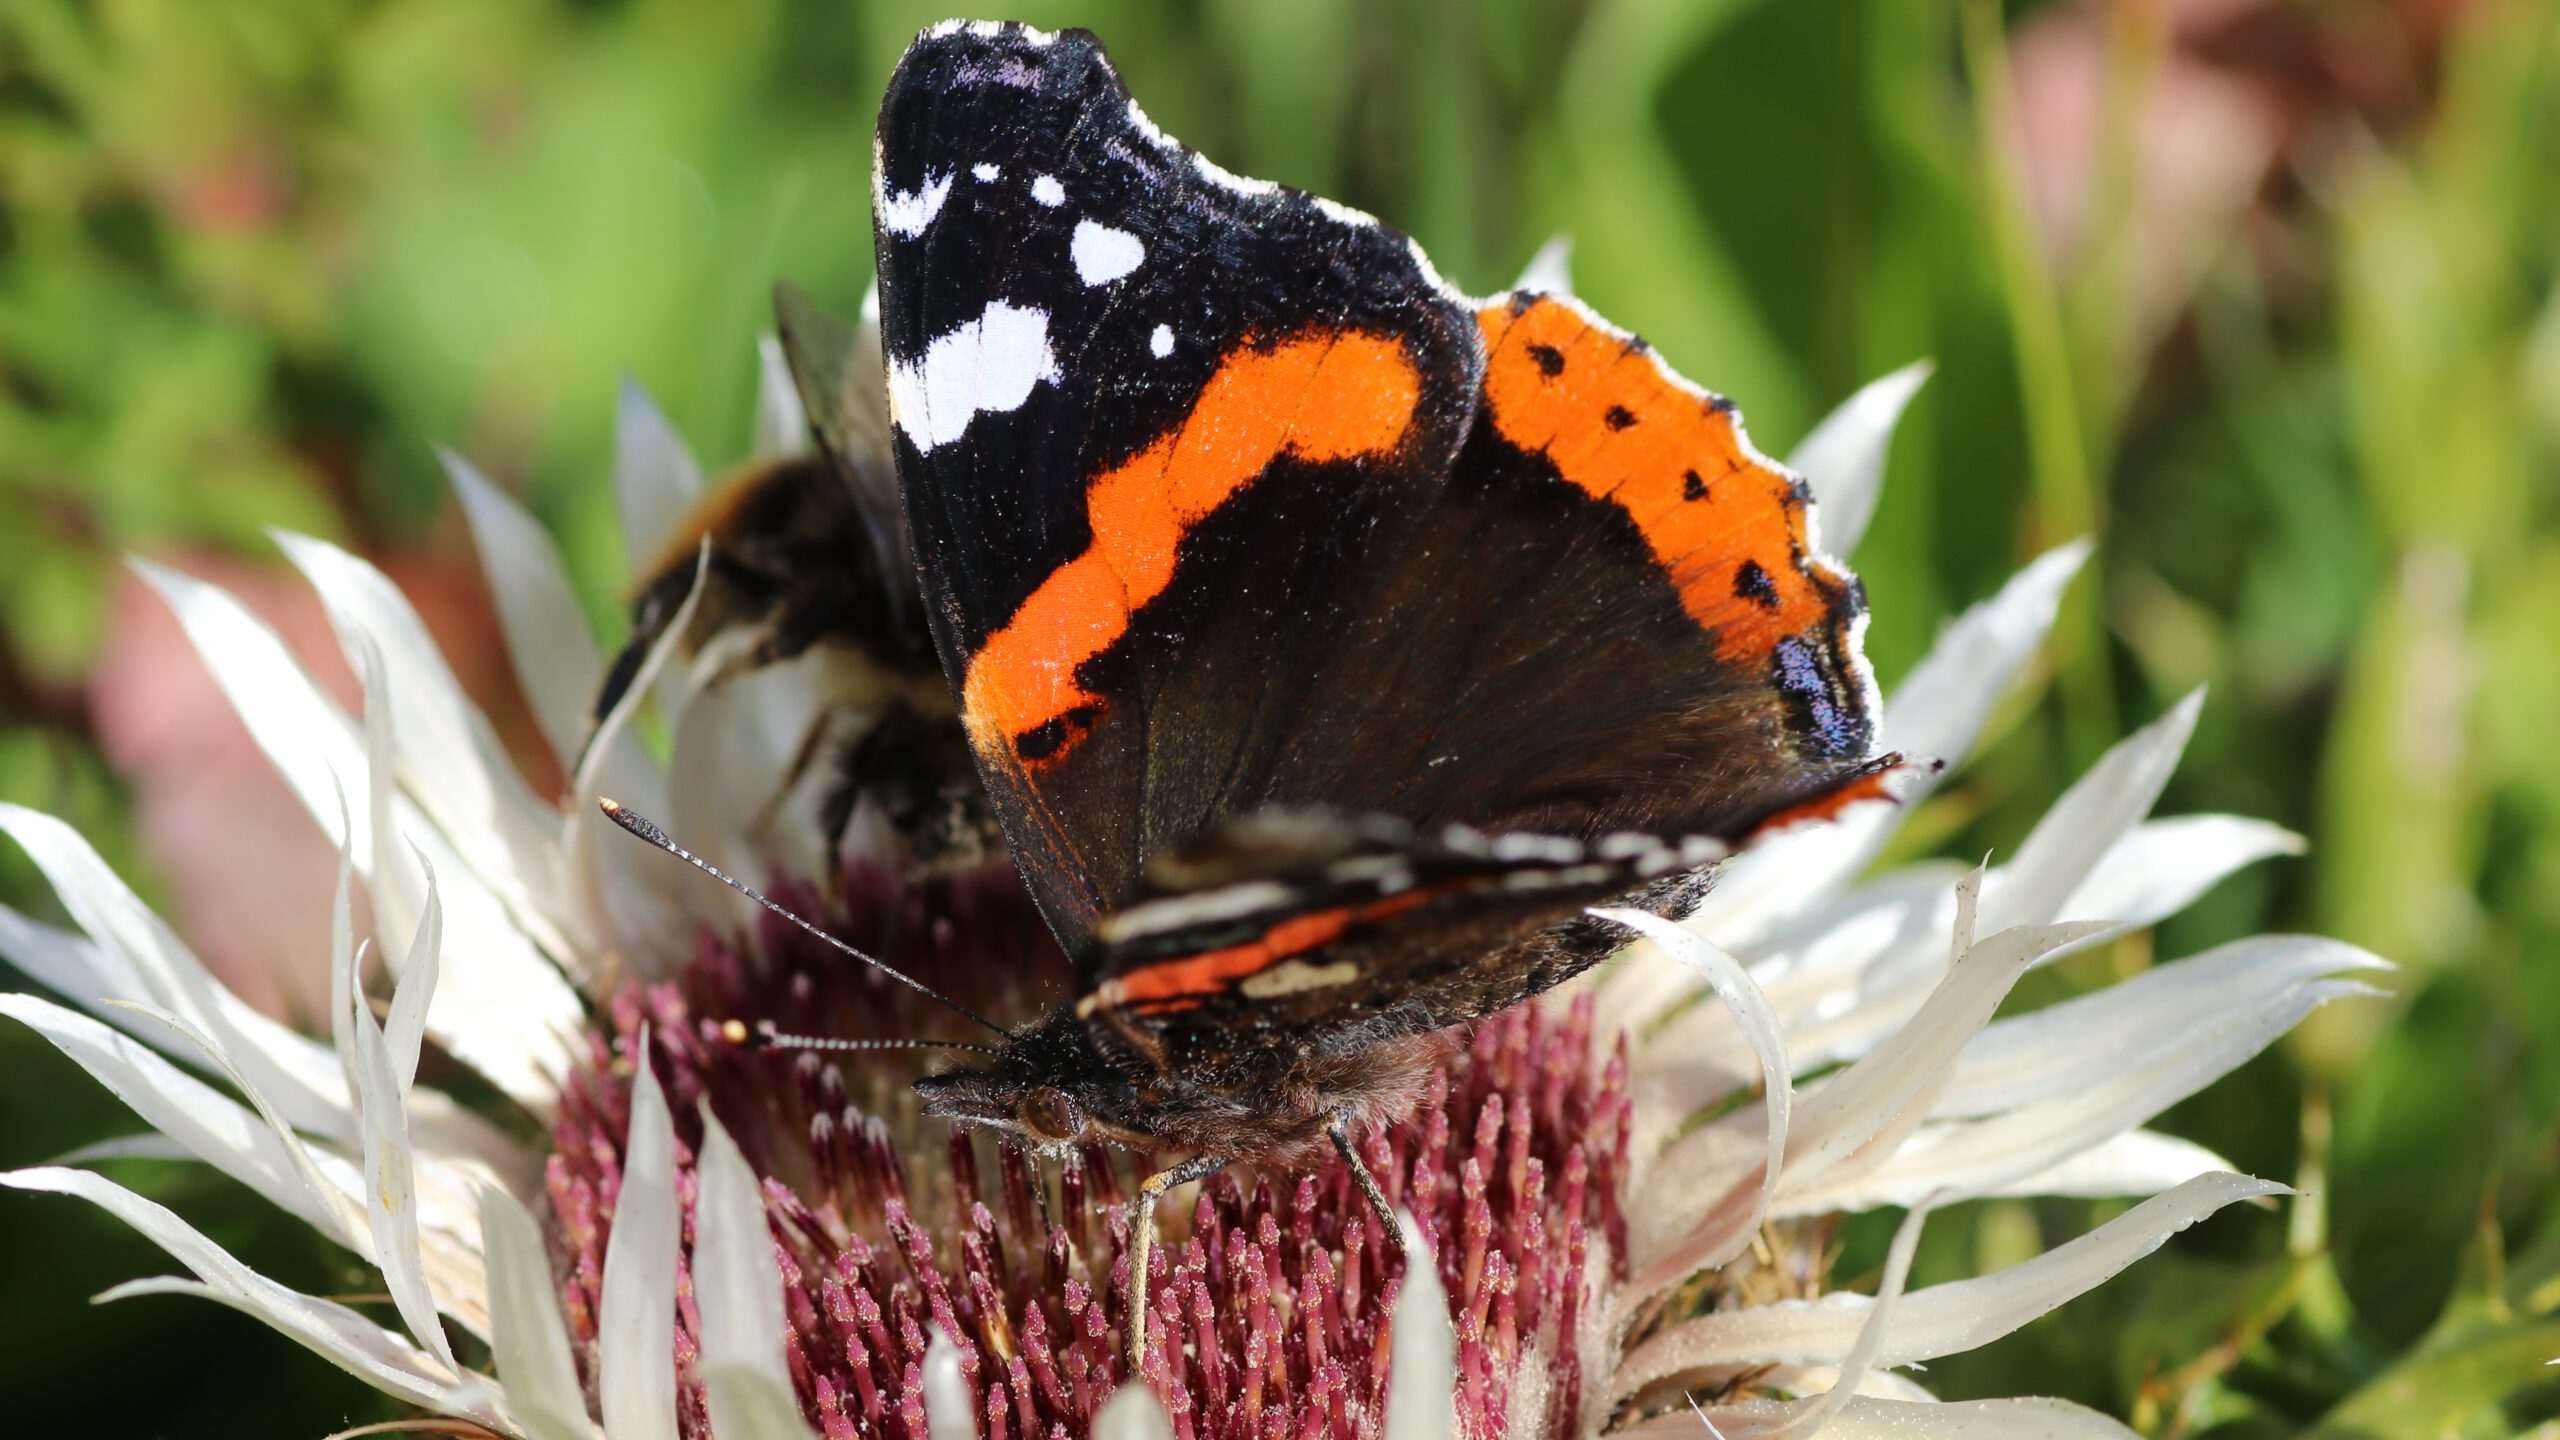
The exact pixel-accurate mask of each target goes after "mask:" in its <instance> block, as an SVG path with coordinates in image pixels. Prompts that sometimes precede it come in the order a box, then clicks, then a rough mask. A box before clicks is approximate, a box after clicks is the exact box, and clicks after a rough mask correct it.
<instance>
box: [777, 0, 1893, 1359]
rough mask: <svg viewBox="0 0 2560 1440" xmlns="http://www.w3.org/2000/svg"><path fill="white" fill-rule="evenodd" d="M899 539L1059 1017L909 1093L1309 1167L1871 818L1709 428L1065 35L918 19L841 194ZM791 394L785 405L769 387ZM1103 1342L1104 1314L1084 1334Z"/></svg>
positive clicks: (1594, 338)
mask: <svg viewBox="0 0 2560 1440" xmlns="http://www.w3.org/2000/svg"><path fill="white" fill-rule="evenodd" d="M873 186H874V190H873V208H874V218H875V221H876V232H877V245H878V262H879V280H880V318H881V334H882V343H883V348H884V351H885V365H886V371H887V374H886V377H885V379H886V384H887V387H888V395H889V401H890V415H891V418H892V426H891V429H892V432H893V433H892V435H891V436H890V437H889V438H890V440H891V443H892V444H893V446H894V453H895V455H896V465H897V478H898V482H899V486H900V491H901V496H902V501H903V513H904V519H905V523H906V530H907V538H908V540H909V542H910V544H911V545H912V549H913V555H914V560H915V565H916V569H917V572H918V574H919V576H920V577H921V580H922V584H923V596H924V602H925V604H924V613H925V618H926V620H927V621H928V623H929V625H930V628H931V631H932V636H933V640H934V642H935V646H936V649H937V650H938V652H939V655H940V657H941V663H942V667H943V671H944V674H945V677H946V678H947V679H948V681H949V683H950V688H951V691H952V693H953V694H954V695H955V696H956V697H957V700H958V711H959V721H960V724H961V726H962V727H963V729H964V730H965V733H966V736H967V740H968V745H969V747H970V749H971V750H972V751H973V752H974V754H975V756H976V760H977V764H978V769H979V772H980V774H981V775H982V776H983V778H984V780H985V784H986V798H987V800H988V801H989V802H990V803H991V805H992V808H993V811H994V814H995V816H996V818H997V819H998V820H999V821H1000V822H1001V825H1002V829H1003V833H1004V837H1005V840H1006V842H1007V845H1008V848H1009V850H1010V852H1011V855H1012V858H1013V861H1014V863H1015V865H1016V866H1017V867H1018V868H1019V869H1020V871H1021V873H1022V875H1023V877H1024V879H1025V880H1026V881H1027V882H1028V883H1029V885H1030V887H1031V889H1032V892H1033V894H1034V896H1035V897H1036V899H1037V900H1038V902H1039V905H1040V908H1041V910H1042V912H1043V913H1044V914H1045V916H1046V917H1047V919H1048V921H1049V924H1050V926H1051V927H1052V928H1053V929H1054V930H1055V932H1056V934H1057V937H1058V939H1059V941H1060V942H1061V944H1062V945H1063V946H1064V948H1065V950H1066V953H1067V955H1068V957H1069V958H1070V959H1071V961H1072V962H1073V964H1074V966H1075V974H1076V981H1077V990H1078V993H1077V994H1076V995H1075V997H1074V998H1073V999H1072V1001H1071V1002H1070V1003H1069V1004H1067V1005H1066V1006H1065V1007H1063V1008H1061V1009H1060V1010H1058V1011H1057V1012H1056V1013H1055V1014H1053V1015H1051V1016H1049V1017H1048V1018H1047V1019H1045V1020H1042V1021H1039V1022H1037V1023H1035V1024H1032V1025H1029V1026H1027V1027H1024V1028H1022V1029H1019V1030H1014V1031H1009V1032H1004V1034H1003V1039H1002V1040H1001V1042H1000V1043H999V1044H998V1045H997V1046H996V1047H995V1049H994V1053H993V1054H992V1055H991V1056H990V1057H989V1058H988V1060H987V1062H986V1063H985V1064H984V1066H983V1067H982V1068H977V1069H969V1070H961V1071H957V1072H953V1073H948V1074H942V1075H936V1076H933V1077H930V1078H928V1079H925V1080H923V1081H921V1082H919V1084H918V1089H919V1090H920V1091H921V1092H922V1093H923V1095H924V1097H925V1108H926V1110H927V1112H928V1113H930V1114H934V1115H940V1116H945V1117H948V1118H951V1119H954V1120H958V1121H964V1122H969V1123H973V1124H978V1125H985V1126H990V1127H994V1128H997V1129H1000V1130H1004V1131H1008V1132H1011V1133H1012V1134H1014V1135H1016V1136H1018V1137H1020V1138H1021V1139H1022V1140H1024V1141H1025V1142H1027V1143H1029V1144H1032V1145H1034V1146H1039V1147H1063V1146H1065V1145H1067V1144H1069V1143H1070V1142H1074V1141H1078V1140H1081V1139H1085V1138H1088V1137H1099V1138H1102V1139H1105V1140H1108V1141H1112V1142H1115V1143H1118V1144H1120V1145H1123V1146H1128V1147H1131V1148H1134V1149H1137V1150H1140V1151H1157V1152H1175V1153H1183V1154H1188V1155H1190V1156H1192V1157H1193V1158H1191V1159H1189V1160H1186V1161H1183V1162H1182V1163H1180V1164H1178V1165H1175V1166H1173V1167H1172V1168H1171V1169H1168V1170H1165V1171H1164V1172H1162V1173H1160V1174H1157V1175H1155V1176H1153V1177H1152V1178H1150V1179H1148V1180H1147V1181H1146V1183H1145V1184H1144V1185H1143V1186H1142V1187H1141V1191H1140V1206H1139V1212H1138V1215H1137V1216H1136V1226H1137V1241H1138V1249H1137V1253H1136V1255H1135V1257H1134V1261H1133V1270H1132V1275H1131V1287H1132V1292H1133V1304H1132V1306H1131V1309H1130V1312H1129V1313H1131V1314H1132V1315H1140V1314H1143V1313H1144V1308H1143V1297H1144V1293H1145V1286H1146V1272H1147V1263H1148V1257H1147V1246H1148V1244H1149V1242H1150V1241H1151V1239H1152V1237H1153V1233H1154V1216H1153V1209H1154V1204H1155V1202H1156V1200H1157V1198H1158V1197H1160V1196H1161V1195H1162V1194H1163V1193H1164V1192H1165V1191H1166V1190H1167V1189H1169V1188H1171V1187H1173V1186H1175V1185H1178V1184H1181V1183H1183V1182H1185V1181H1188V1180H1193V1179H1197V1178H1201V1177H1203V1176H1206V1175H1209V1174H1212V1173H1214V1172H1216V1171H1217V1170H1219V1169H1221V1168H1223V1167H1225V1166H1226V1165H1228V1164H1230V1163H1234V1162H1238V1161H1244V1162H1251V1163H1253V1164H1256V1165H1262V1166H1271V1167H1278V1168H1283V1169H1287V1168H1293V1167H1303V1166H1306V1165H1309V1164H1312V1163H1315V1162H1317V1161H1319V1160H1320V1159H1321V1158H1322V1157H1323V1155H1324V1154H1325V1152H1326V1151H1327V1150H1328V1148H1330V1149H1333V1150H1336V1151H1338V1152H1339V1153H1340V1154H1342V1155H1343V1156H1344V1157H1345V1159H1346V1160H1347V1161H1348V1162H1349V1163H1350V1165H1351V1167H1352V1169H1353V1171H1354V1174H1355V1176H1356V1177H1357V1178H1358V1179H1359V1180H1360V1181H1361V1183H1362V1185H1363V1188H1364V1190H1365V1192H1366V1193H1367V1195H1368V1196H1369V1199H1370V1201H1371V1203H1372V1204H1374V1205H1376V1206H1377V1207H1378V1209H1379V1211H1380V1219H1381V1220H1382V1222H1384V1223H1386V1224H1387V1226H1388V1229H1389V1233H1397V1232H1396V1227H1395V1225H1394V1222H1393V1220H1392V1217H1390V1216H1389V1215H1388V1214H1387V1213H1386V1206H1385V1203H1384V1201H1383V1198H1382V1197H1381V1195H1380V1194H1379V1191H1378V1189H1377V1187H1376V1185H1375V1184H1374V1183H1373V1182H1372V1181H1371V1180H1370V1178H1369V1176H1368V1175H1367V1174H1366V1172H1365V1170H1363V1169H1362V1168H1361V1165H1360V1160H1359V1157H1358V1155H1357V1153H1356V1152H1355V1150H1354V1149H1353V1147H1352V1145H1351V1143H1350V1136H1351V1135H1352V1134H1353V1133H1354V1132H1355V1131H1357V1130H1359V1129H1360V1128H1362V1127H1365V1126H1369V1125H1374V1124H1382V1123H1391V1122H1394V1121H1396V1120H1399V1119H1401V1118H1403V1116H1404V1115H1405V1114H1407V1113H1408V1112H1409V1111H1410V1109H1411V1107H1412V1105H1413V1104H1414V1103H1415V1101H1416V1100H1417V1098H1418V1096H1419V1095H1420V1093H1421V1091H1422V1088H1423V1086H1424V1084H1425V1082H1426V1080H1427V1077H1428V1074H1429V1072H1430V1069H1431V1067H1432V1066H1433V1065H1434V1064H1435V1063H1436V1061H1437V1059H1438V1057H1439V1056H1440V1055H1441V1054H1442V1044H1443V1042H1442V1041H1441V1040H1440V1038H1438V1035H1437V1032H1440V1031H1443V1030H1445V1029H1447V1028H1448V1027H1451V1026H1455V1025H1460V1024H1463V1023H1465V1022H1467V1021H1471V1020H1475V1019H1479V1018H1481V1017H1484V1016H1487V1015H1490V1014H1493V1013H1494V1012H1496V1011H1499V1010H1501V1009H1503V1008H1505V1007H1507V1006H1510V1005H1512V1004H1515V1003H1517V1002H1519V1001H1521V1000H1524V999H1526V998H1528V997H1530V996H1533V995H1536V994H1539V993H1540V992H1542V991H1545V990H1547V989H1549V988H1551V987H1553V986H1555V985H1557V984H1559V983H1561V982H1563V981H1565V980H1567V979H1569V978H1571V977H1572V976H1574V975H1576V974H1578V973H1580V972H1581V971H1583V970H1585V969H1587V968H1588V967H1590V966H1591V965H1593V964H1594V963H1596V962H1597V961H1599V960H1600V959H1601V958H1603V957H1604V956H1606V955H1607V954H1608V953H1609V952H1610V951H1611V950H1613V949H1615V948H1616V947H1617V946H1618V945H1619V944H1621V943H1623V940H1622V936H1621V935H1620V934H1619V933H1618V932H1616V931H1615V930H1614V929H1613V928H1612V927H1610V926H1608V925H1606V924H1604V923H1603V922H1600V921H1598V920H1595V919H1592V918H1590V917H1588V916H1587V915H1585V914H1584V911H1585V910H1586V908H1588V907H1591V906H1593V905H1596V904H1601V903H1604V902H1606V903H1617V904H1630V903H1631V904H1635V905H1638V906H1641V907H1644V908H1647V909H1650V910H1653V911H1655V912H1657V913H1664V914H1674V913H1679V912H1681V911H1683V910H1684V909H1685V908H1687V907H1688V906H1690V905H1692V904H1693V903H1694V902H1695V899H1696V897H1697V895H1698V894H1699V893H1700V892H1701V890H1702V889H1703V887H1704V884H1705V880H1704V878H1703V868H1702V867H1705V866H1707V865H1709V864H1711V863H1713V862H1715V861H1717V860H1719V859H1721V858H1723V857H1724V856H1726V855H1728V854H1730V853H1731V852H1732V851H1733V850H1734V849H1735V848H1737V847H1739V846H1741V845H1743V844H1746V843H1748V842H1749V841H1750V840H1751V839H1752V838H1753V837H1755V836H1757V835H1760V834H1762V833H1765V832H1767V831H1769V830H1771V829H1773V828H1776V827H1778V826H1782V825H1786V824H1790V823H1794V822H1796V821H1799V820H1806V819H1818V818H1822V817H1825V816H1828V815H1830V814H1832V813H1834V812H1836V811H1838V810H1839V809H1840V808H1841V807H1843V806H1845V805H1847V804H1849V803H1851V802H1853V801H1856V800H1860V799H1866V798H1871V797H1878V796H1881V795H1883V794H1884V793H1885V790H1886V784H1887V781H1888V778H1889V776H1890V775H1891V773H1892V772H1893V770H1894V768H1895V766H1896V765H1897V764H1898V759H1897V757H1894V756H1884V757H1871V756H1870V755H1869V753H1868V751H1869V747H1870V744H1871V740H1872V734H1873V727H1874V712H1875V699H1874V693H1875V692H1874V686H1873V682H1872V680H1871V679H1870V677H1869V675H1868V672H1867V667H1866V662H1865V660H1864V657H1863V656H1862V655H1861V653H1860V650H1859V635H1860V632H1861V630H1862V628H1863V625H1864V620H1865V603H1864V597H1863V594H1862V592H1861V591H1860V589H1859V587H1858V584H1857V581H1856V580H1855V579H1854V578H1853V577H1852V576H1850V575H1849V574H1848V573H1847V572H1846V571H1845V570H1843V569H1842V568H1840V567H1839V566H1838V565H1836V564H1834V563H1833V562H1831V561H1830V560H1828V559H1826V558H1824V557H1823V556H1821V555H1820V554H1819V553H1818V552H1817V551H1816V550H1815V548H1814V545H1813V543H1812V540H1811V534H1810V531H1811V504H1810V499H1809V495H1808V492H1807V490H1806V487H1805V486H1804V484H1803V482H1801V481H1800V480H1797V479H1796V478H1795V477H1793V476H1791V475H1788V474H1787V473H1785V472H1784V471H1782V470H1780V469H1779V468H1778V467H1776V466H1775V465H1774V464H1772V463H1771V462H1769V461H1768V460H1766V459H1764V458H1763V457H1761V456H1760V455H1759V454H1758V452H1756V451H1755V450H1753V449H1752V448H1751V446H1750V444H1749V443H1748V441H1747V440H1746V439H1745V438H1744V436H1743V433H1742V429H1741V425H1740V422H1739V420H1738V418H1737V417H1736V416H1735V414H1734V413H1733V409H1732V407H1731V406H1730V405H1729V404H1728V403H1727V402H1726V401H1724V400H1723V399H1721V398H1719V397H1717V396H1714V395H1711V394H1708V393H1706V392H1705V391H1702V390H1700V389H1698V388H1697V387H1695V386H1693V385H1691V384H1689V383H1688V382H1687V381H1685V380H1682V379H1681V378H1680V377H1678V376H1677V375H1675V374H1673V373H1671V371H1670V370H1669V369H1668V368H1667V367H1665V366H1664V365H1663V364H1662V362H1661V361H1660V360H1659V359H1658V358H1657V357H1656V356H1655V355H1654V354H1653V353H1652V352H1651V351H1650V350H1649V349H1648V348H1647V347H1646V346H1645V344H1644V343H1643V342H1642V341H1640V340H1638V339H1636V338H1634V337H1633V336H1630V335H1627V334H1625V333H1624V332H1621V331H1618V330H1616V329H1613V328H1611V327H1610V326H1609V325H1607V324H1606V323H1605V322H1603V321H1601V320H1600V319H1598V318H1597V317H1596V316H1594V315H1593V314H1591V313H1590V312H1589V311H1588V310H1586V309H1584V308H1583V307H1582V306H1581V305H1580V304H1579V303H1577V302H1576V301H1574V300H1573V299H1571V298H1570V297H1567V296H1562V295H1547V294H1539V293H1533V292H1514V293H1510V294H1504V295H1497V296H1495V297H1493V298H1491V299H1489V300H1481V301H1479V300H1471V299H1468V298H1467V297H1465V296H1463V295H1460V294H1459V293H1457V292H1456V291H1455V290H1453V289H1451V288H1450V287H1449V286H1448V285H1447V284H1446V283H1444V282H1443V281H1442V280H1441V279H1440V277H1439V276H1438V275H1437V274H1436V273H1434V271H1433V270H1432V268H1431V265H1430V262H1429V261H1428V260H1427V259H1426V258H1425V257H1424V256H1423V254H1422V252H1421V250H1420V249H1419V248H1418V247H1417V246H1416V245H1415V244H1414V243H1413V242H1412V241H1411V240H1410V239H1408V238H1406V237H1405V236H1403V235H1401V234H1398V233H1397V232H1395V231H1393V230H1391V229H1388V228H1387V227H1385V226H1383V225H1381V224H1379V223H1378V222H1377V221H1376V220H1374V219H1372V218H1371V217H1369V216H1367V215H1364V214H1361V213H1359V212H1357V211H1354V210H1350V209H1347V208H1345V207H1343V206H1341V205H1337V204H1335V203H1333V202H1331V201H1328V200H1324V199H1321V198H1318V197H1316V196H1312V195H1308V194H1304V193H1301V192H1299V191H1295V190H1291V189H1287V188H1285V187H1282V186H1279V185H1274V184H1270V183H1268V182H1264V181H1258V180H1250V179H1246V178H1243V177H1240V176H1236V175H1233V174H1230V173H1228V172H1227V171H1225V170H1222V169H1220V168H1219V167H1217V166H1216V165H1214V164H1212V163H1210V162H1209V161H1208V160H1207V159H1205V158H1203V157H1202V156H1200V155H1198V154H1197V153H1195V152H1193V151H1191V150H1189V149H1187V148H1185V147H1184V146H1182V145H1180V144H1178V143H1176V142H1175V141H1173V140H1172V139H1170V138H1168V137H1167V136H1165V135H1164V134H1163V133H1162V132H1161V131H1159V130H1157V129H1156V128H1155V126H1154V125H1152V124H1151V123H1149V121H1148V120H1147V118H1146V116H1145V115H1144V114H1143V113H1142V112H1141V111H1140V110H1139V109H1138V107H1137V106H1136V105H1135V104H1134V103H1133V102H1132V101H1131V100H1130V98H1129V94H1128V92H1127V90H1126V89H1125V88H1124V87H1123V86H1122V84H1121V81H1120V79H1119V77H1118V75H1117V74H1115V73H1114V72H1113V70H1112V68H1111V66H1110V64H1109V62H1108V61H1107V60H1106V59H1105V58H1104V56H1103V51H1102V47H1101V45H1100V43H1099V42H1098V41H1096V40H1095V39H1094V37H1093V36H1091V35H1089V34H1086V33H1084V32H1082V31H1075V30H1069V31H1066V32H1063V33H1060V34H1057V35H1049V34H1044V33H1041V32H1039V31H1035V30H1031V29H1028V28H1025V27H1023V26H1019V25H1011V24H992V23H977V24H961V23H958V22H952V23H947V24H944V25H941V26H937V27H935V28H933V29H931V30H929V31H927V32H925V33H924V34H923V35H921V36H920V37H919V38H918V39H917V40H916V42H915V43H914V45H913V47H912V48H911V49H909V50H908V52H907V54H906V57H905V58H904V60H903V61H902V62H901V63H900V64H899V66H898V69H897V72H896V74H895V75H894V76H893V78H892V79H891V81H890V83H889V90H888V95H887V98H886V100H885V101H884V103H883V105H882V107H881V113H880V124H879V131H878V139H877V141H876V155H875V163H874V176H873ZM804 388H806V387H805V386H804ZM1132 1328H1133V1332H1134V1333H1133V1334H1132V1337H1131V1339H1132V1343H1133V1346H1141V1347H1142V1346H1143V1344H1144V1337H1143V1326H1133V1327H1132Z"/></svg>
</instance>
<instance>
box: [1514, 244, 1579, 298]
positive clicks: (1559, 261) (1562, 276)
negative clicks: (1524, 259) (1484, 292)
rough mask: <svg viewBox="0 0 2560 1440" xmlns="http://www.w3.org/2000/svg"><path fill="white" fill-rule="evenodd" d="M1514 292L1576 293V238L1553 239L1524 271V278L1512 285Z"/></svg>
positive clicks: (1530, 258) (1522, 276)
mask: <svg viewBox="0 0 2560 1440" xmlns="http://www.w3.org/2000/svg"><path fill="white" fill-rule="evenodd" d="M1511 288H1512V289H1514V290H1536V291H1539V292H1541V293H1543V294H1548V295H1570V294H1572V293H1573V237H1572V236H1570V235H1550V236H1548V237H1547V243H1546V244H1544V245H1541V246H1539V247H1538V253H1537V254H1535V255H1532V256H1530V257H1529V263H1528V264H1527V265H1524V266H1522V267H1521V269H1520V278H1519V279H1517V280H1514V281H1512V282H1511Z"/></svg>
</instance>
